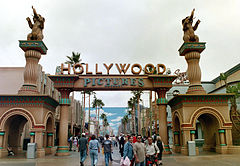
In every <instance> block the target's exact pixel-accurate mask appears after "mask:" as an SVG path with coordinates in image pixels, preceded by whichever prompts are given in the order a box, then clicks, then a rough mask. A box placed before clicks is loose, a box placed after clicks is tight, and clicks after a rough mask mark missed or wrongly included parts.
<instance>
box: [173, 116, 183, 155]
mask: <svg viewBox="0 0 240 166" xmlns="http://www.w3.org/2000/svg"><path fill="white" fill-rule="evenodd" d="M179 117H180V115H179V113H178V112H177V111H176V112H175V113H174V116H173V118H172V123H173V135H174V137H173V138H174V139H173V151H174V152H175V153H180V152H181V147H182V132H181V123H180V119H181V118H179Z"/></svg>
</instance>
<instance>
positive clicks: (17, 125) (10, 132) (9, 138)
mask: <svg viewBox="0 0 240 166" xmlns="http://www.w3.org/2000/svg"><path fill="white" fill-rule="evenodd" d="M29 126H30V125H29V123H28V119H27V118H25V117H24V116H22V115H13V116H11V117H9V118H8V119H7V120H6V123H5V127H4V128H5V133H6V135H5V140H4V148H7V147H10V148H11V149H12V150H13V152H14V154H15V155H24V153H25V152H26V150H27V144H28V143H29V142H30V132H29Z"/></svg>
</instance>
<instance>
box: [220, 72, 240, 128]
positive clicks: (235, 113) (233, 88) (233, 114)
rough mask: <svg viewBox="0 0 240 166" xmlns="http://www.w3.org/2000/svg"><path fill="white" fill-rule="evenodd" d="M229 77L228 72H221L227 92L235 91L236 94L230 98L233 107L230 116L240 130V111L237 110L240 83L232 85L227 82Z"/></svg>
mask: <svg viewBox="0 0 240 166" xmlns="http://www.w3.org/2000/svg"><path fill="white" fill-rule="evenodd" d="M227 78H228V74H226V73H220V81H221V80H222V81H224V83H225V87H226V92H227V93H233V94H234V96H233V97H231V98H230V103H231V107H230V118H231V121H232V123H233V126H234V127H235V128H236V130H237V131H238V132H240V128H239V127H238V125H237V124H238V123H240V119H239V116H240V113H239V112H238V111H237V102H236V100H237V98H239V97H240V93H239V92H240V83H238V84H237V85H236V86H230V85H229V84H228V82H227ZM233 117H236V121H237V122H235V120H234V118H233Z"/></svg>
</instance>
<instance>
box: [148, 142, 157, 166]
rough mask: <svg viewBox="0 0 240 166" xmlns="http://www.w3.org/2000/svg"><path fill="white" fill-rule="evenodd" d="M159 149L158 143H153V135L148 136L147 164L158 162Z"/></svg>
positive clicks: (152, 164) (151, 164) (152, 165)
mask: <svg viewBox="0 0 240 166" xmlns="http://www.w3.org/2000/svg"><path fill="white" fill-rule="evenodd" d="M158 154H159V149H158V147H157V145H156V144H154V143H153V139H152V137H149V138H148V144H147V145H146V164H147V166H154V165H156V164H157V157H158Z"/></svg>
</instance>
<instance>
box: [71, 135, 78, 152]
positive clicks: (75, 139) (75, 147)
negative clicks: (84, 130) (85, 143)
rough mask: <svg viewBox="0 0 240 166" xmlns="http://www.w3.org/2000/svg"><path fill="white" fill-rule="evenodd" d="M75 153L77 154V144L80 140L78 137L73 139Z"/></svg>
mask: <svg viewBox="0 0 240 166" xmlns="http://www.w3.org/2000/svg"><path fill="white" fill-rule="evenodd" d="M72 142H73V151H74V152H75V151H76V150H77V144H78V139H77V136H75V137H73V141H72Z"/></svg>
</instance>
